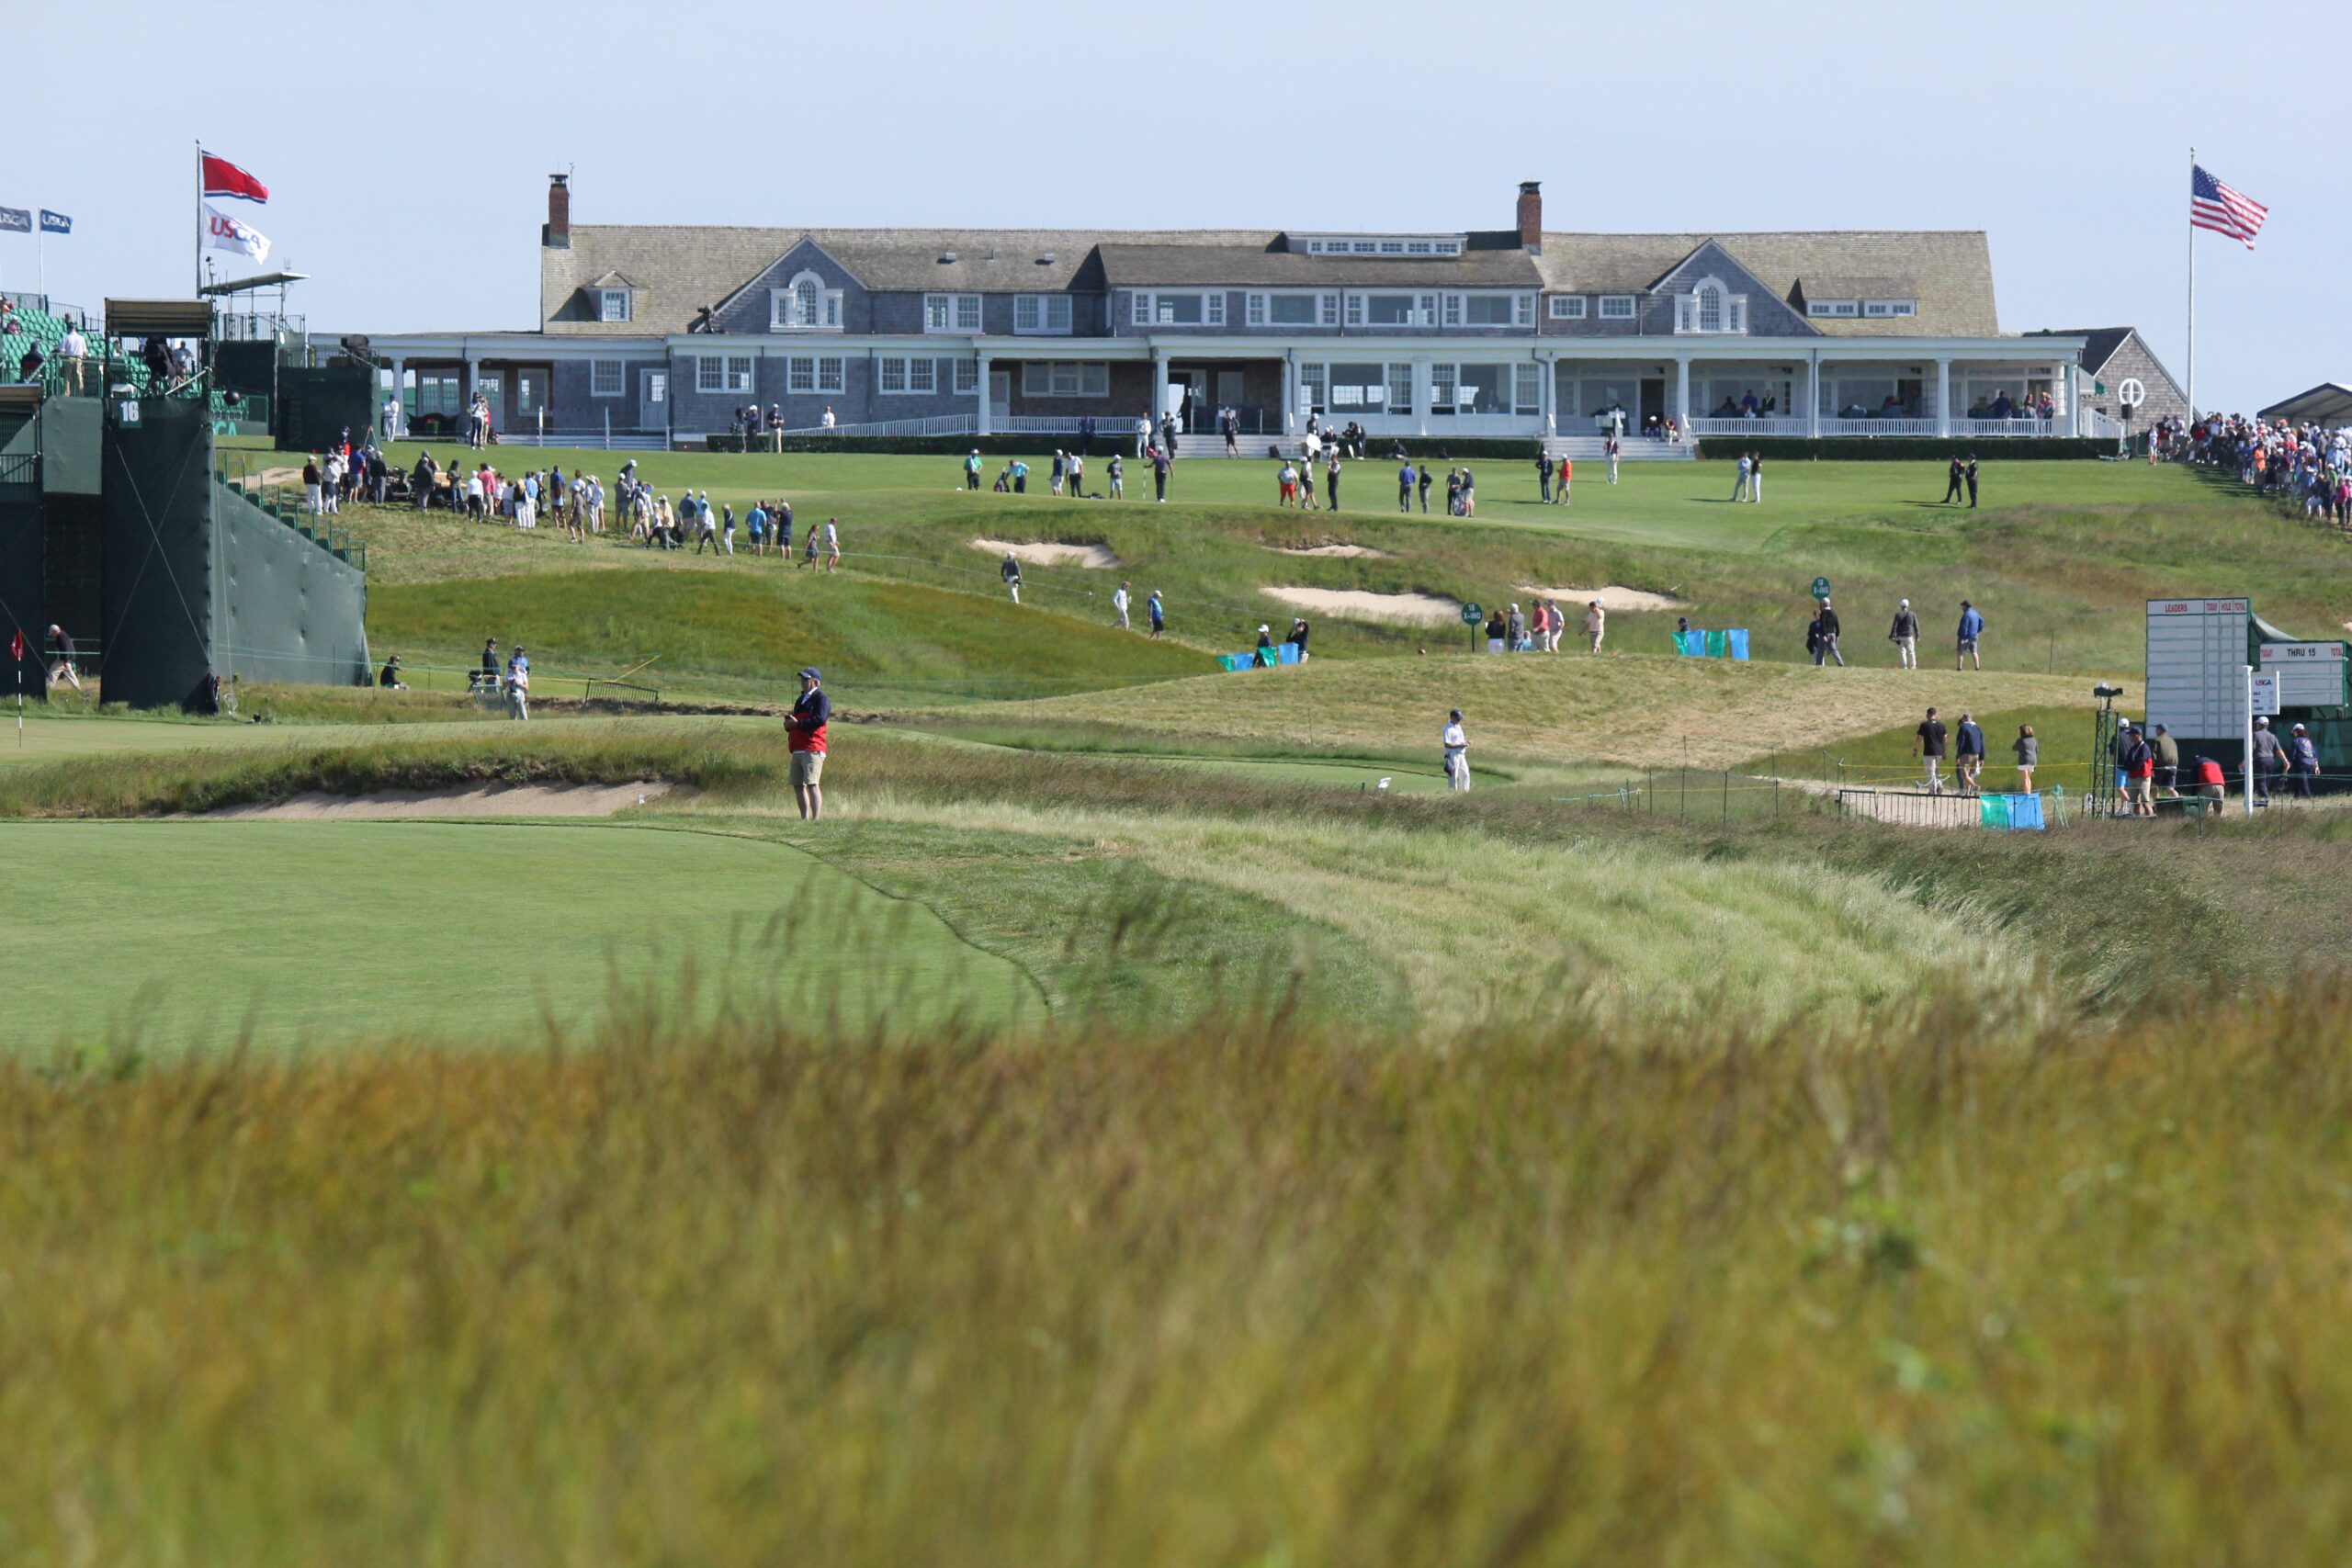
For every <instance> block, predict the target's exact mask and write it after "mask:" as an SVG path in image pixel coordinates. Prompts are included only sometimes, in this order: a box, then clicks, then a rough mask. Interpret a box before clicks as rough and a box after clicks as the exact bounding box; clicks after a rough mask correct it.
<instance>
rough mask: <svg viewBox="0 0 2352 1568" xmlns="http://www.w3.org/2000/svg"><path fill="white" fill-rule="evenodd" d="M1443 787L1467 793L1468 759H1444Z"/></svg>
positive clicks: (1468, 781) (1468, 778)
mask: <svg viewBox="0 0 2352 1568" xmlns="http://www.w3.org/2000/svg"><path fill="white" fill-rule="evenodd" d="M1445 787H1446V788H1448V789H1453V790H1461V791H1463V792H1464V793H1465V794H1466V793H1468V791H1469V788H1470V759H1469V758H1467V757H1452V756H1450V757H1448V758H1446V760H1445Z"/></svg>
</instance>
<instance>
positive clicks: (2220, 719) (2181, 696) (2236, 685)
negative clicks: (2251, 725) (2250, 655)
mask: <svg viewBox="0 0 2352 1568" xmlns="http://www.w3.org/2000/svg"><path fill="white" fill-rule="evenodd" d="M2250 612H2251V606H2250V605H2249V604H2248V603H2247V602H2246V601H2245V600H2244V599H2151V600H2149V601H2148V722H2149V723H2150V724H2161V725H2163V726H2164V727H2165V728H2167V729H2169V730H2171V731H2172V732H2173V733H2174V734H2175V735H2188V736H2195V737H2197V738H2198V739H2206V740H2222V739H2231V738H2233V737H2235V736H2237V735H2239V734H2241V733H2243V732H2244V730H2245V722H2246V706H2245V667H2246V665H2247V664H2249V663H2250V662H2252V660H2248V659H2247V658H2246V653H2247V648H2246V623H2247V621H2248V619H2249V615H2250Z"/></svg>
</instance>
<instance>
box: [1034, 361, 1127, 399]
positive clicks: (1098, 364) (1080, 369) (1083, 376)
mask: <svg viewBox="0 0 2352 1568" xmlns="http://www.w3.org/2000/svg"><path fill="white" fill-rule="evenodd" d="M1021 395H1022V396H1023V397H1024V398H1107V397H1109V396H1110V395H1111V367H1109V366H1108V365H1105V364H1103V362H1102V361H1101V360H1099V359H1098V360H1044V359H1028V360H1023V362H1022V365H1021Z"/></svg>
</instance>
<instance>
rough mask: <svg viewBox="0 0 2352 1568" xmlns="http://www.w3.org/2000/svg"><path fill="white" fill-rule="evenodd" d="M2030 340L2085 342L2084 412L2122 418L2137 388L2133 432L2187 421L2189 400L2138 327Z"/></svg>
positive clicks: (2078, 331)
mask: <svg viewBox="0 0 2352 1568" xmlns="http://www.w3.org/2000/svg"><path fill="white" fill-rule="evenodd" d="M2025 335H2026V336H2028V337H2078V338H2080V339H2082V340H2083V355H2082V359H2081V360H2080V364H2081V365H2082V367H2083V383H2082V386H2083V390H2082V399H2083V407H2084V409H2085V410H2086V411H2087V412H2093V413H2097V414H2099V415H2101V416H2102V417H2104V418H2107V419H2121V418H2122V417H2123V407H2124V404H2123V400H2124V397H2125V395H2126V389H2130V388H2137V389H2138V390H2139V392H2140V394H2141V400H2140V402H2139V404H2138V406H2137V407H2135V408H2133V409H2132V411H2131V425H2132V428H2133V429H2135V430H2137V429H2144V428H2145V427H2146V426H2148V425H2150V424H2153V423H2155V422H2156V421H2158V420H2161V419H2186V418H2188V394H2187V393H2186V392H2183V391H2182V390H2181V389H2180V383H2179V382H2177V381H2176V380H2174V379H2173V378H2172V372H2171V371H2169V370H2167V369H2165V367H2164V362H2163V361H2161V360H2159V359H2158V358H2157V357H2156V355H2155V351H2154V350H2153V349H2151V348H2150V347H2149V346H2148V344H2147V342H2146V340H2144V339H2143V338H2142V337H2141V336H2140V331H2139V329H2138V328H2137V327H2078V328H2075V329H2074V330H2072V331H2067V332H2057V333H2051V332H2039V333H2026V334H2025Z"/></svg>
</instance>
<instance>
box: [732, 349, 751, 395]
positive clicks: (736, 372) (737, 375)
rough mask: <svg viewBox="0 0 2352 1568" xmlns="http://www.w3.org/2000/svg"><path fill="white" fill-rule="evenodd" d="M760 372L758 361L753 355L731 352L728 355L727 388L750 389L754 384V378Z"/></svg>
mask: <svg viewBox="0 0 2352 1568" xmlns="http://www.w3.org/2000/svg"><path fill="white" fill-rule="evenodd" d="M758 374H759V364H758V361H756V360H755V359H753V358H752V355H748V354H730V355H728V356H727V389H728V390H729V391H730V392H748V391H750V390H751V389H752V386H753V379H754V378H755V377H757V376H758Z"/></svg>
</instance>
